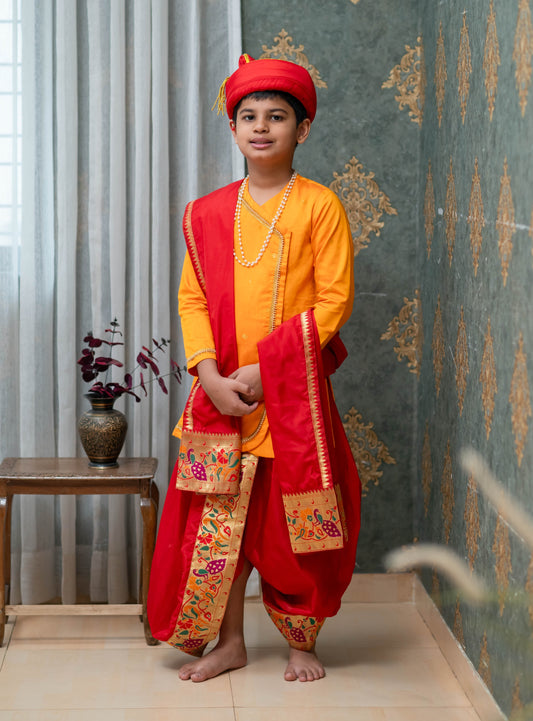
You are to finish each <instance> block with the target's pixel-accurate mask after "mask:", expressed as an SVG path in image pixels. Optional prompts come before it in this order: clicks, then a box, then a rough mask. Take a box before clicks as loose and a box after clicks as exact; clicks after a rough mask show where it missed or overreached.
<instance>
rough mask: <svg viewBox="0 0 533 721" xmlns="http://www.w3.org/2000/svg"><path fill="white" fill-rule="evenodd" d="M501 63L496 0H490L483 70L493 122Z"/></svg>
mask: <svg viewBox="0 0 533 721" xmlns="http://www.w3.org/2000/svg"><path fill="white" fill-rule="evenodd" d="M500 64H501V58H500V44H499V42H498V32H497V30H496V13H495V12H494V0H490V8H489V15H488V18H487V34H486V36H485V49H484V52H483V70H484V71H485V92H486V93H487V104H488V107H489V119H490V120H491V122H492V114H493V112H494V105H495V102H496V91H497V90H498V67H499V66H500Z"/></svg>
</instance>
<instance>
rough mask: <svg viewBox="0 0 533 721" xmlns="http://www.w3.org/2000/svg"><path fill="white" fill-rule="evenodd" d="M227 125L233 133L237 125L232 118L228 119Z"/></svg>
mask: <svg viewBox="0 0 533 721" xmlns="http://www.w3.org/2000/svg"><path fill="white" fill-rule="evenodd" d="M229 127H230V130H231V132H232V134H233V135H235V130H236V127H237V126H236V124H235V121H234V120H230V121H229Z"/></svg>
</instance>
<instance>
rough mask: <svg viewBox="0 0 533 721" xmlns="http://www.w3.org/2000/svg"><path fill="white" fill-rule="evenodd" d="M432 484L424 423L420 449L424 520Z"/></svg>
mask: <svg viewBox="0 0 533 721" xmlns="http://www.w3.org/2000/svg"><path fill="white" fill-rule="evenodd" d="M432 482H433V471H432V468H431V442H430V440H429V422H428V421H426V430H425V432H424V446H423V448H422V491H423V494H424V516H425V517H426V518H427V515H428V511H429V501H430V499H431V485H432Z"/></svg>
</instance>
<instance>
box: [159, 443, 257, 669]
mask: <svg viewBox="0 0 533 721" xmlns="http://www.w3.org/2000/svg"><path fill="white" fill-rule="evenodd" d="M256 468H257V457H256V456H254V455H252V454H251V453H245V454H243V456H242V464H241V469H242V473H241V485H240V491H239V493H237V494H235V495H233V496H224V495H216V494H211V495H208V496H206V498H205V501H204V507H203V511H202V516H201V520H200V523H199V526H198V532H197V536H196V541H195V545H194V550H193V555H192V559H191V565H190V568H189V574H188V578H187V581H186V584H185V592H184V594H183V601H182V604H181V608H180V610H179V613H178V616H177V619H176V625H175V628H174V633H173V634H172V636H171V637H170V638H169V639H168V641H167V643H169V644H170V645H171V646H175V647H176V648H179V649H180V650H182V651H185V653H189V654H191V655H193V656H199V655H201V654H202V653H203V650H204V648H205V646H206V644H207V643H209V641H211V640H213V639H214V638H215V637H216V636H217V634H218V632H219V629H220V625H221V623H222V619H223V618H224V613H225V611H226V606H227V602H228V597H229V593H230V589H231V585H232V583H233V579H234V576H235V571H236V568H237V562H238V560H239V553H240V548H241V542H242V538H243V534H244V527H245V523H246V515H247V513H248V506H249V502H250V496H251V492H252V485H253V480H254V476H255V471H256ZM208 535H209V536H211V537H212V540H209V542H208V540H207V538H206V537H207V536H208Z"/></svg>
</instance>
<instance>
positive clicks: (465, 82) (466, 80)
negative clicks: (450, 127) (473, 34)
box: [457, 11, 472, 125]
mask: <svg viewBox="0 0 533 721" xmlns="http://www.w3.org/2000/svg"><path fill="white" fill-rule="evenodd" d="M471 74H472V56H471V53H470V39H469V37H468V26H467V24H466V11H465V12H464V13H463V27H462V28H461V39H460V41H459V56H458V58H457V80H458V88H457V89H458V93H459V104H460V106H461V118H462V120H463V125H464V122H465V117H466V104H467V102H468V94H469V92H470V75H471Z"/></svg>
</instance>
